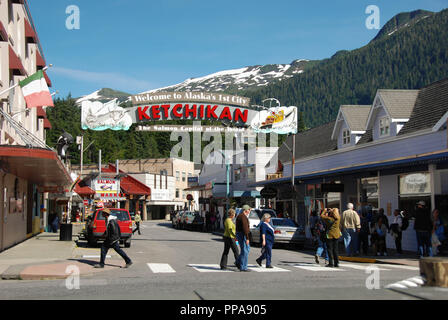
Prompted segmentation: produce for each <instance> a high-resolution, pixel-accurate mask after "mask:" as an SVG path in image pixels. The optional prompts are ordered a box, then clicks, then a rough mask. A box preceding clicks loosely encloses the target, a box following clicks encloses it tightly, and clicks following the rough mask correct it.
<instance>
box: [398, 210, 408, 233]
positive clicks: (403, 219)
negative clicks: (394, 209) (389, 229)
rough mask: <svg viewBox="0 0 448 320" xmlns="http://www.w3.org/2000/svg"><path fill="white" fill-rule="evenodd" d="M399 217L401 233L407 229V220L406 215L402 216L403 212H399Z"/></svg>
mask: <svg viewBox="0 0 448 320" xmlns="http://www.w3.org/2000/svg"><path fill="white" fill-rule="evenodd" d="M400 215H401V231H404V230H406V229H407V228H408V227H409V218H408V217H407V215H405V214H403V212H400Z"/></svg>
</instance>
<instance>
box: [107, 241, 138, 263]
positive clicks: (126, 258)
mask: <svg viewBox="0 0 448 320" xmlns="http://www.w3.org/2000/svg"><path fill="white" fill-rule="evenodd" d="M111 248H112V249H114V250H115V251H116V252H117V253H118V254H119V255H120V256H121V257H122V258H123V259H124V261H125V262H126V264H128V263H129V262H131V259H130V258H129V257H128V256H127V254H126V253H125V252H124V251H123V250H122V249H121V248H120V241H116V242H115V243H114V244H112V245H109V244H107V243H105V242H103V245H102V246H101V260H100V264H101V265H103V266H104V261H105V260H106V255H107V252H108V251H109V249H111Z"/></svg>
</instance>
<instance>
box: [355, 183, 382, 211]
mask: <svg viewBox="0 0 448 320" xmlns="http://www.w3.org/2000/svg"><path fill="white" fill-rule="evenodd" d="M378 183H379V181H378V177H373V178H363V179H361V181H360V195H359V198H360V202H361V203H363V204H369V205H370V206H372V208H374V209H377V208H378Z"/></svg>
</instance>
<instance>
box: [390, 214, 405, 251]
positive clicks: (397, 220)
mask: <svg viewBox="0 0 448 320" xmlns="http://www.w3.org/2000/svg"><path fill="white" fill-rule="evenodd" d="M402 226H403V217H402V216H401V213H400V210H398V209H395V211H394V216H393V218H392V223H391V225H390V233H391V234H392V236H393V237H394V240H395V248H396V249H397V253H398V254H402V253H403V251H402V249H401V238H402V235H403V234H402V230H401V227H402Z"/></svg>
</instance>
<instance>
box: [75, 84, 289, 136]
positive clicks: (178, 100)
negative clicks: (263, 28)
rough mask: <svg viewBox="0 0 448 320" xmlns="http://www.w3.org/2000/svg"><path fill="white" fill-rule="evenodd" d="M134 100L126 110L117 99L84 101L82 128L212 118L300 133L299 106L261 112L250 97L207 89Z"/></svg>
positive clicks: (148, 95)
mask: <svg viewBox="0 0 448 320" xmlns="http://www.w3.org/2000/svg"><path fill="white" fill-rule="evenodd" d="M131 99H132V102H133V104H134V106H133V107H131V108H126V109H125V108H122V107H120V106H119V105H118V103H117V100H116V99H115V100H113V101H110V102H107V103H104V104H103V103H101V102H98V101H95V102H92V101H88V100H87V101H83V102H82V111H81V125H82V128H83V129H92V130H106V129H112V130H128V129H129V128H130V127H131V125H132V124H133V123H144V122H149V121H157V120H199V121H202V120H212V121H222V122H227V123H237V124H239V125H240V126H242V127H246V128H250V129H251V130H253V131H254V132H262V133H278V134H289V133H293V134H295V133H297V108H296V107H280V106H277V107H274V108H266V109H264V110H261V111H258V110H256V108H252V107H250V104H249V103H250V99H249V98H246V97H240V96H232V95H225V94H220V93H204V92H159V93H145V94H139V95H135V96H132V97H131ZM237 129H241V128H237ZM140 130H143V129H142V128H141V127H140ZM154 130H156V129H155V128H154ZM170 131H171V130H170Z"/></svg>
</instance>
